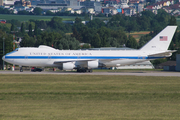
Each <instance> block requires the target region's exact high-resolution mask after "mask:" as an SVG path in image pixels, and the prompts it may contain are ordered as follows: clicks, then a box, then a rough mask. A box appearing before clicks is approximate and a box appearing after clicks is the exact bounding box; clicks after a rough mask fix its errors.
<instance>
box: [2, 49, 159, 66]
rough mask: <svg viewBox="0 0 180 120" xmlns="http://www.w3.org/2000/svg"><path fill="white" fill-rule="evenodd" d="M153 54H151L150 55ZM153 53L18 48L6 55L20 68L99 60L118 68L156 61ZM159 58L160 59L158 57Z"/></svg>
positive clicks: (8, 60) (5, 57)
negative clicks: (151, 56) (152, 55)
mask: <svg viewBox="0 0 180 120" xmlns="http://www.w3.org/2000/svg"><path fill="white" fill-rule="evenodd" d="M150 52H151V53H150ZM154 53H155V52H152V51H140V50H57V49H54V48H50V47H48V48H18V49H16V50H15V51H13V52H11V53H9V54H7V55H5V56H4V57H3V59H4V60H5V61H6V62H9V63H12V64H15V65H20V66H57V67H58V66H59V65H58V64H54V63H55V62H57V61H58V62H68V61H76V62H77V61H81V62H82V61H84V60H87V61H91V60H98V62H99V64H103V65H105V66H106V67H116V66H120V65H127V64H132V63H138V62H143V61H146V60H150V59H154V58H149V57H148V55H149V54H154ZM158 58H159V57H158Z"/></svg>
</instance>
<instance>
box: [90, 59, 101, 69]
mask: <svg viewBox="0 0 180 120" xmlns="http://www.w3.org/2000/svg"><path fill="white" fill-rule="evenodd" d="M98 65H99V62H98V60H94V61H88V62H87V67H88V68H98Z"/></svg>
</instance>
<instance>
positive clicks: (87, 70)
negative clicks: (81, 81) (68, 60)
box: [77, 68, 92, 73]
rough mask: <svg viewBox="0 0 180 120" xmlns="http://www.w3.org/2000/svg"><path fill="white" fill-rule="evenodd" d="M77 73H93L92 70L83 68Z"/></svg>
mask: <svg viewBox="0 0 180 120" xmlns="http://www.w3.org/2000/svg"><path fill="white" fill-rule="evenodd" d="M77 72H84V73H85V72H90V73H91V72H92V69H83V68H80V69H77Z"/></svg>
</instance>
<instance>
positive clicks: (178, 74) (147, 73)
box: [0, 71, 180, 77]
mask: <svg viewBox="0 0 180 120" xmlns="http://www.w3.org/2000/svg"><path fill="white" fill-rule="evenodd" d="M0 74H32V75H33V74H54V75H121V76H122V75H127V76H176V77H180V72H169V71H141V72H136V71H134V72H113V71H112V72H92V73H77V72H69V71H67V72H62V71H42V72H31V71H24V72H19V71H0Z"/></svg>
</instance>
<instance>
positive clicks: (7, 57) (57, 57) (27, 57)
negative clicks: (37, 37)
mask: <svg viewBox="0 0 180 120" xmlns="http://www.w3.org/2000/svg"><path fill="white" fill-rule="evenodd" d="M158 58H163V57H135V56H134V57H125V56H119V57H117V56H5V59H158Z"/></svg>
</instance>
